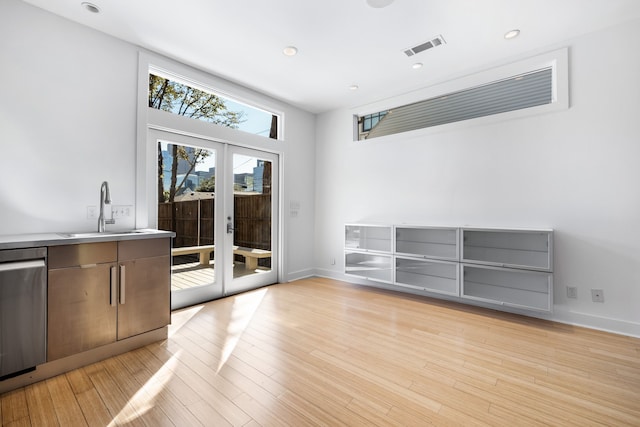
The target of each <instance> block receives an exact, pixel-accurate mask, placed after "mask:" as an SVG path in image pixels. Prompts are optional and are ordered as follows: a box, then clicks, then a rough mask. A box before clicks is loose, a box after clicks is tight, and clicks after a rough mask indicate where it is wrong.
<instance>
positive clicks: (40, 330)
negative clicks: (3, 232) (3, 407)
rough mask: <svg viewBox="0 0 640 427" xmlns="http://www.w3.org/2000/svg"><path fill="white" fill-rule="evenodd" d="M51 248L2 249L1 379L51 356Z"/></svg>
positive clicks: (27, 370) (0, 264)
mask: <svg viewBox="0 0 640 427" xmlns="http://www.w3.org/2000/svg"><path fill="white" fill-rule="evenodd" d="M46 331H47V249H46V248H28V249H10V250H2V251H0V381H2V380H5V379H7V378H11V377H15V376H17V375H20V374H23V373H26V372H29V371H31V370H33V369H34V368H35V367H36V366H37V365H40V364H42V363H44V362H45V361H46V358H47V336H46Z"/></svg>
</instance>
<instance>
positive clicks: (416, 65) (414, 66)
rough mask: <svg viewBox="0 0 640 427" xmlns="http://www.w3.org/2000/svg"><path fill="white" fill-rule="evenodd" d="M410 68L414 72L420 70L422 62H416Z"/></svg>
mask: <svg viewBox="0 0 640 427" xmlns="http://www.w3.org/2000/svg"><path fill="white" fill-rule="evenodd" d="M411 68H413V69H414V70H417V69H419V68H422V62H416V63H415V64H413V65H412V66H411Z"/></svg>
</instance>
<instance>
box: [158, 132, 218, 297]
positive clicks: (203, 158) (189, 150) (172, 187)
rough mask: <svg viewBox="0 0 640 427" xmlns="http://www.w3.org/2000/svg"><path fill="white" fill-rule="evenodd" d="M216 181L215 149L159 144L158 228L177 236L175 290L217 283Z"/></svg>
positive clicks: (186, 289) (184, 290) (173, 273)
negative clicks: (215, 235)
mask: <svg viewBox="0 0 640 427" xmlns="http://www.w3.org/2000/svg"><path fill="white" fill-rule="evenodd" d="M215 181H216V151H215V150H208V149H205V148H202V147H190V146H184V145H178V144H172V143H170V142H169V143H167V142H158V228H159V229H161V230H169V231H173V232H175V233H176V237H175V239H174V241H173V251H172V255H173V264H172V267H171V273H172V275H171V290H172V292H189V290H192V289H193V288H198V287H203V286H211V285H213V284H214V282H215V281H216V276H215V247H214V242H215V240H214V224H215V215H214V212H215V209H214V208H215V200H216V197H215V194H216V189H215Z"/></svg>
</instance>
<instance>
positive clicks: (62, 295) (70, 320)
mask: <svg viewBox="0 0 640 427" xmlns="http://www.w3.org/2000/svg"><path fill="white" fill-rule="evenodd" d="M112 267H113V269H112ZM115 274H116V270H115V264H98V265H93V266H89V267H71V268H61V269H53V270H49V273H48V277H49V283H48V309H47V310H48V314H47V318H48V322H47V360H48V361H51V360H55V359H59V358H62V357H65V356H70V355H72V354H76V353H80V352H83V351H86V350H90V349H92V348H95V347H99V346H101V345H105V344H109V343H112V342H115V340H116V311H117V307H116V295H115V280H117V277H116V276H115ZM112 285H113V286H112ZM112 290H113V295H112Z"/></svg>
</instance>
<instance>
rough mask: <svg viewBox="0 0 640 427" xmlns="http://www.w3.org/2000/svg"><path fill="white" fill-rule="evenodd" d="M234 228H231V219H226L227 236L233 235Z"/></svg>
mask: <svg viewBox="0 0 640 427" xmlns="http://www.w3.org/2000/svg"><path fill="white" fill-rule="evenodd" d="M234 230H235V228H233V222H231V217H230V216H229V217H227V234H233V232H234Z"/></svg>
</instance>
